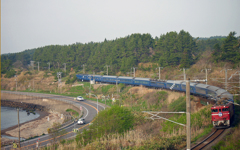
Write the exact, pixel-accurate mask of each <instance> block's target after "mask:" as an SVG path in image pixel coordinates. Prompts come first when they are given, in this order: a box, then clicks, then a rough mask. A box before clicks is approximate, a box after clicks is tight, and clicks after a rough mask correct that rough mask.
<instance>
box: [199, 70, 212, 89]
mask: <svg viewBox="0 0 240 150" xmlns="http://www.w3.org/2000/svg"><path fill="white" fill-rule="evenodd" d="M208 70H211V69H207V68H205V73H206V85H207V84H208V83H207V81H208ZM202 71H203V69H202V70H201V72H202Z"/></svg>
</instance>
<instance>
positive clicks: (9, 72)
mask: <svg viewBox="0 0 240 150" xmlns="http://www.w3.org/2000/svg"><path fill="white" fill-rule="evenodd" d="M15 74H16V71H15V70H13V69H11V70H8V71H7V72H6V75H5V76H4V77H5V78H11V77H14V75H15Z"/></svg>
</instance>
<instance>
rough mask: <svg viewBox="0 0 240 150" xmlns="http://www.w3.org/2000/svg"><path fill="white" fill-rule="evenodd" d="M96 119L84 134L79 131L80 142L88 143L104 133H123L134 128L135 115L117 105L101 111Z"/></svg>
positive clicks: (78, 138) (78, 139)
mask: <svg viewBox="0 0 240 150" xmlns="http://www.w3.org/2000/svg"><path fill="white" fill-rule="evenodd" d="M94 120H95V122H94V123H93V124H92V125H91V126H90V127H89V130H84V131H83V133H82V134H80V133H79V134H78V135H77V136H76V141H77V142H79V144H80V143H81V144H83V145H86V144H87V143H91V142H92V141H94V140H95V139H97V138H100V137H102V136H104V135H109V134H113V133H120V134H123V133H124V132H125V131H127V130H129V129H132V128H133V123H134V116H133V114H132V113H131V112H130V111H129V110H128V109H126V108H124V107H120V106H117V105H115V106H113V107H111V108H108V109H106V110H104V111H101V112H99V114H98V116H97V117H96V118H95V119H94Z"/></svg>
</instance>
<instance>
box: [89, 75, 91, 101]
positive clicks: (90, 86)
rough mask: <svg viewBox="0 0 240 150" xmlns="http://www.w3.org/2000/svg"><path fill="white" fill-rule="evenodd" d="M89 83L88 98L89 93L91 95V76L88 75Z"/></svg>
mask: <svg viewBox="0 0 240 150" xmlns="http://www.w3.org/2000/svg"><path fill="white" fill-rule="evenodd" d="M89 83H90V86H89V98H90V95H91V77H89Z"/></svg>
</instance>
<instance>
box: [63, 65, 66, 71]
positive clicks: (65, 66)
mask: <svg viewBox="0 0 240 150" xmlns="http://www.w3.org/2000/svg"><path fill="white" fill-rule="evenodd" d="M63 65H64V71H65V72H66V63H63Z"/></svg>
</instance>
